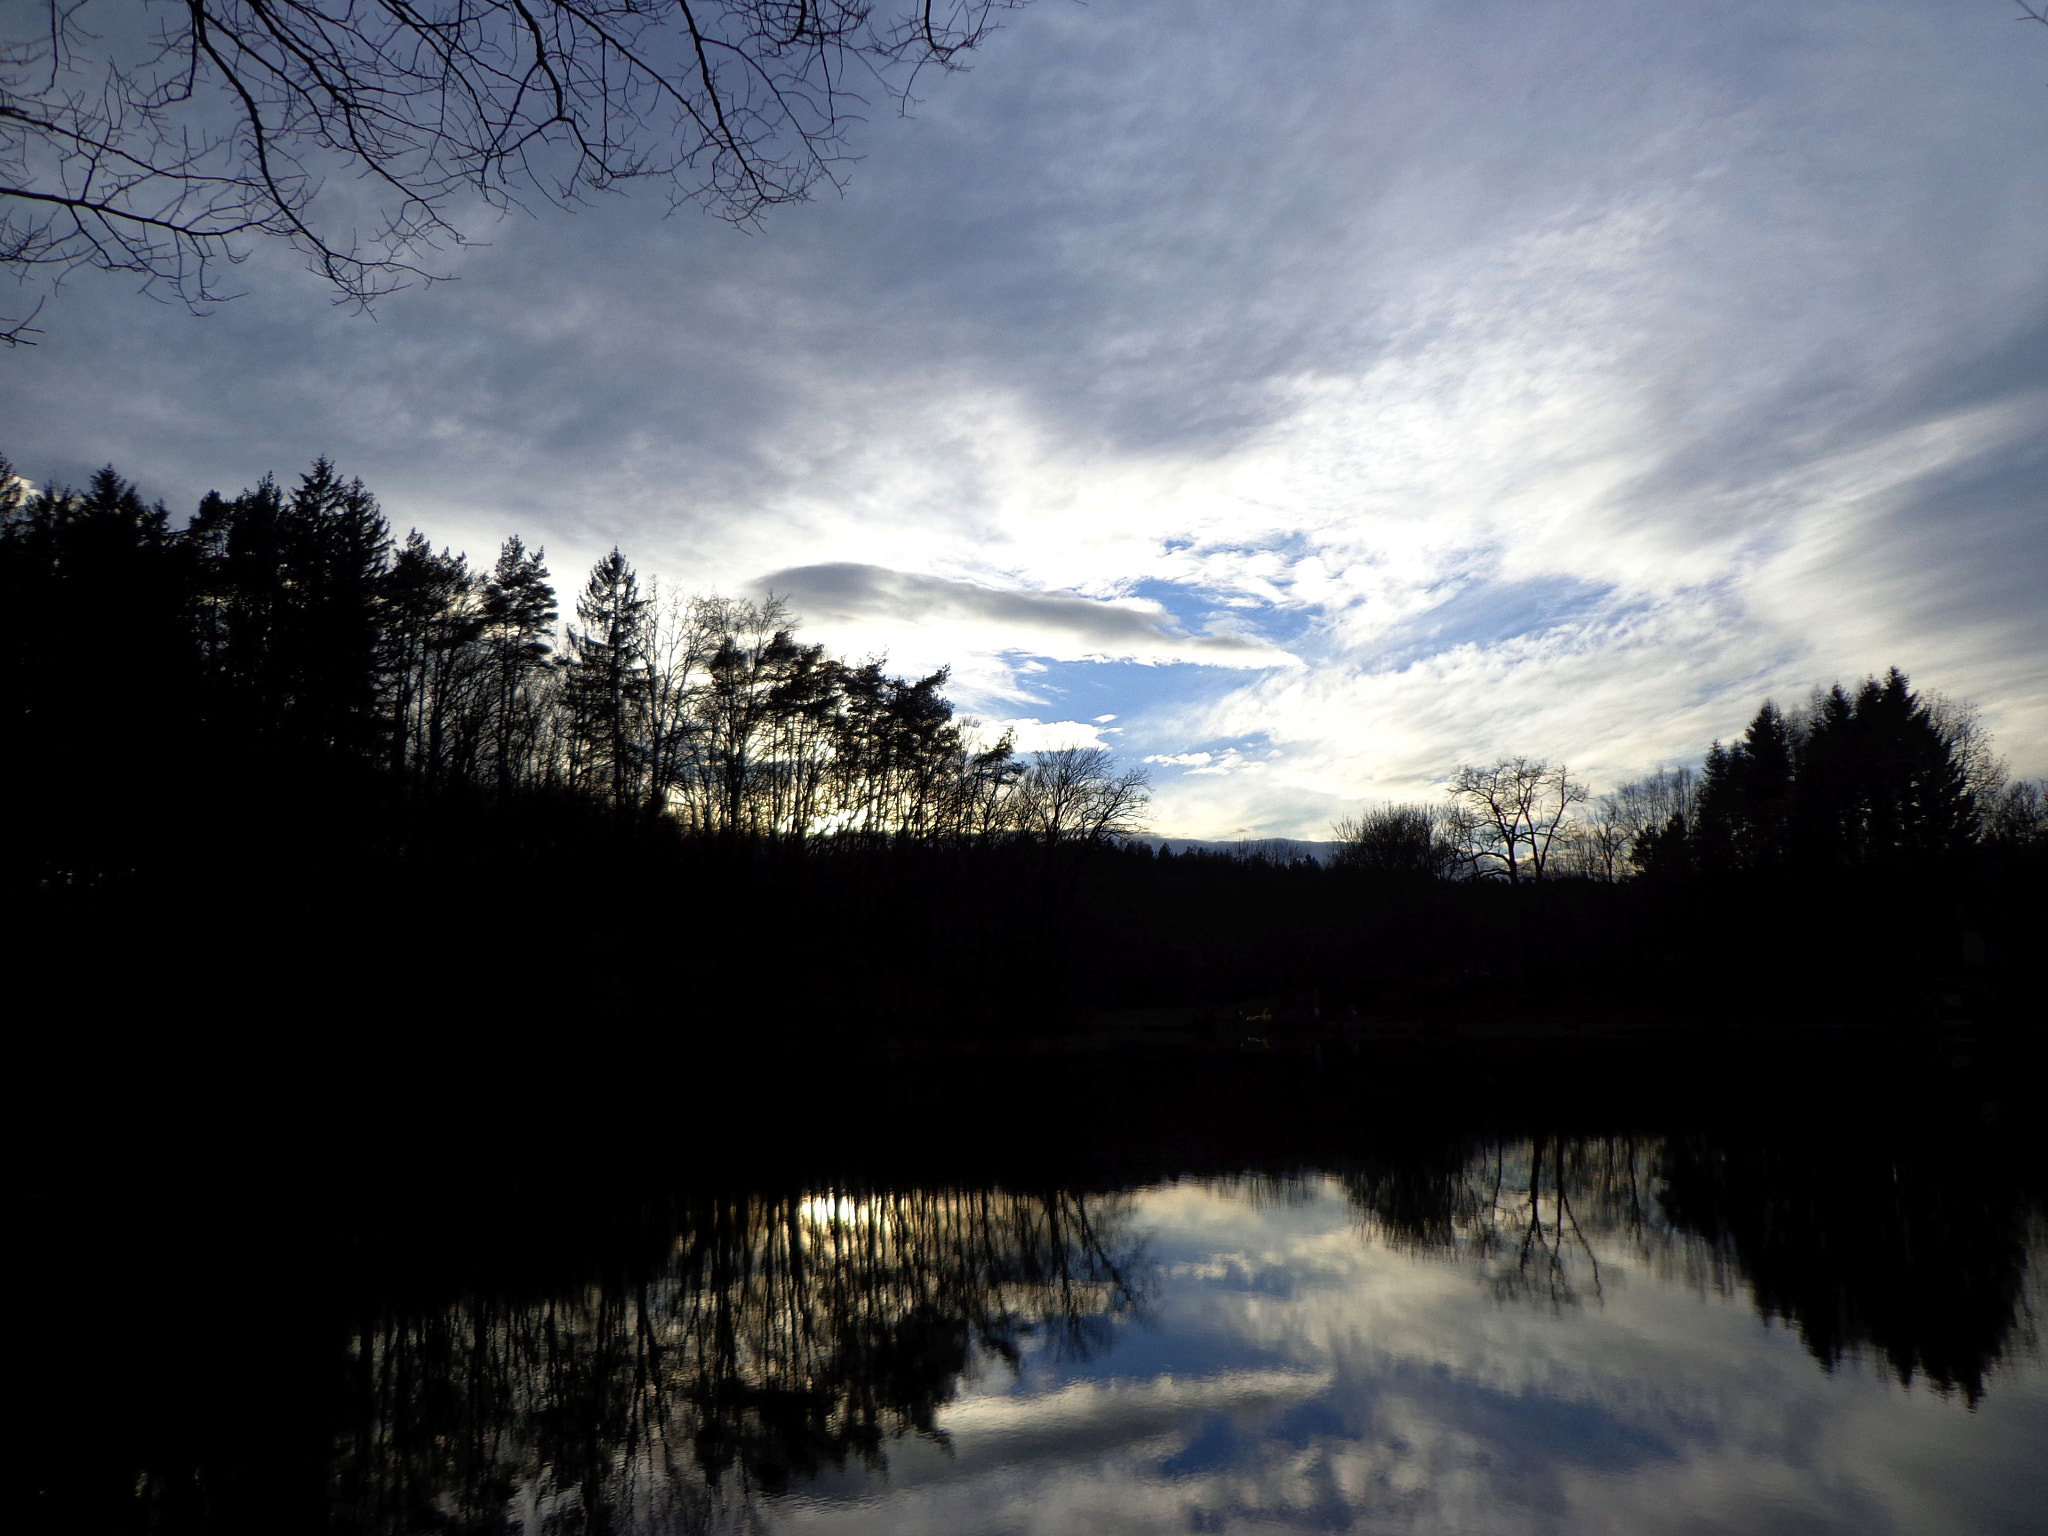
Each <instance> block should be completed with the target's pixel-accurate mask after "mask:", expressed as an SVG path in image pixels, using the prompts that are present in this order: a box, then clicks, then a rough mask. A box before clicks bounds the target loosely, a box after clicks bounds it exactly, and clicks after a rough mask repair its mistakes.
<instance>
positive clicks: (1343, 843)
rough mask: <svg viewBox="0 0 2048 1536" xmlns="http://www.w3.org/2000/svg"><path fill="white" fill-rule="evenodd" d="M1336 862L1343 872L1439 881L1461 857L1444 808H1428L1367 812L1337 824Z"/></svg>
mask: <svg viewBox="0 0 2048 1536" xmlns="http://www.w3.org/2000/svg"><path fill="white" fill-rule="evenodd" d="M1330 830H1331V832H1332V833H1333V834H1334V835H1335V837H1336V841H1337V850H1336V854H1335V856H1334V860H1333V862H1334V863H1335V864H1336V865H1337V866H1338V867H1339V868H1340V869H1355V870H1358V871H1361V872H1363V873H1366V874H1373V875H1381V876H1390V877H1393V878H1397V879H1413V880H1436V879H1443V878H1446V877H1447V876H1449V875H1450V874H1451V873H1452V871H1453V870H1454V869H1455V867H1456V865H1457V863H1458V859H1459V855H1458V850H1457V847H1456V845H1455V842H1454V841H1453V839H1452V838H1451V837H1447V836H1446V835H1445V834H1446V828H1445V826H1444V813H1443V811H1442V810H1440V809H1438V808H1436V807H1432V806H1426V805H1394V804H1392V803H1389V804H1386V805H1381V806H1374V807H1370V808H1368V809H1367V810H1366V811H1364V812H1363V813H1362V814H1360V815H1358V816H1355V817H1347V818H1346V819H1344V820H1342V821H1339V822H1337V823H1335V824H1334V825H1333V826H1332V827H1331V829H1330Z"/></svg>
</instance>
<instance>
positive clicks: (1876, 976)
mask: <svg viewBox="0 0 2048 1536" xmlns="http://www.w3.org/2000/svg"><path fill="white" fill-rule="evenodd" d="M0 604H4V605H5V609H6V611H7V612H9V613H10V614H12V615H13V616H14V618H15V625H16V635H17V637H18V639H17V643H16V644H14V645H13V646H12V647H10V648H9V653H8V662H7V667H8V679H7V680H8V690H7V693H8V718H9V732H10V734H11V735H12V737H13V738H14V739H13V740H12V741H11V742H10V743H8V751H7V760H8V762H9V764H10V772H11V774H12V776H13V779H14V786H15V793H16V799H17V804H18V805H19V806H21V807H23V808H24V810H23V812H22V813H21V814H19V815H17V817H16V818H15V820H14V825H13V829H12V832H11V835H10V837H9V839H8V842H7V853H6V858H5V868H4V871H0V878H4V880H5V882H6V886H7V889H8V891H9V898H10V906H11V907H12V908H13V917H12V919H11V925H12V927H13V929H14V931H15V933H16V935H17V937H18V938H19V939H20V940H21V941H22V942H23V943H24V945H25V946H26V952H29V953H34V954H36V955H38V956H39V957H40V960H39V966H40V967H41V968H42V969H43V970H44V972H45V973H46V974H47V975H49V976H50V977H51V978H52V979H53V980H54V981H55V982H56V985H57V990H58V992H59V993H60V994H61V995H62V996H64V997H65V998H66V999H67V1000H68V1006H70V1007H71V1008H73V1009H77V1010H90V1009H94V1008H105V1009H110V1010H111V1009H120V1008H133V1007H138V1006H142V1007H148V1008H151V1009H164V1008H171V1007H200V1008H204V1009H205V1010H206V1012H207V1014H208V1016H209V1017H210V1018H212V1019H214V1020H217V1021H232V1020H235V1019H238V1018H253V1017H259V1016H269V1015H274V1014H275V1013H276V1012H277V1011H278V1010H280V1009H289V1010H295V1011H297V1012H299V1013H301V1014H302V1015H304V1016H307V1017H339V1016H342V1015H344V1014H346V1015H348V1016H349V1017H350V1018H351V1019H352V1020H354V1021H355V1022H354V1024H353V1025H352V1027H355V1028H358V1029H360V1030H365V1031H368V1032H370V1033H371V1034H375V1033H376V1032H377V1031H379V1030H393V1031H398V1032H401V1033H404V1034H405V1035H406V1036H407V1038H408V1039H409V1040H411V1041H413V1042H414V1044H415V1046H416V1047H417V1048H418V1049H421V1050H426V1051H432V1050H437V1049H447V1050H451V1051H455V1052H458V1053H459V1052H461V1051H462V1050H464V1049H466V1048H467V1046H466V1044H465V1042H469V1041H472V1040H474V1039H476V1038H481V1037H488V1038H490V1039H492V1040H494V1041H498V1042H501V1043H502V1042H505V1041H509V1040H512V1039H516V1038H520V1037H522V1036H524V1035H527V1034H530V1033H531V1032H534V1031H537V1030H540V1029H542V1028H543V1027H544V1026H546V1025H549V1024H551V1023H552V1022H553V1021H556V1020H559V1019H562V1018H567V1017H589V1018H601V1019H604V1020H605V1021H606V1027H607V1028H608V1029H609V1030H611V1031H613V1032H614V1034H615V1035H617V1036H619V1037H620V1038H624V1037H625V1036H627V1035H634V1036H647V1035H650V1034H654V1035H659V1036H660V1037H661V1038H662V1039H663V1040H665V1041H667V1042H668V1043H669V1045H671V1046H673V1047H675V1048H686V1049H688V1050H690V1051H692V1052H696V1053H699V1054H705V1053H709V1054H712V1055H717V1054H720V1053H724V1054H731V1053H734V1052H745V1051H748V1050H759V1049H763V1048H770V1049H772V1048H775V1047H777V1046H779V1045H784V1044H790V1043H799V1044H805V1045H809V1046H813V1047H816V1046H821V1045H838V1046H858V1045H861V1044H864V1043H872V1042H874V1041H876V1040H880V1039H887V1040H890V1041H895V1042H898V1043H902V1042H919V1043H920V1048H922V1047H923V1046H931V1045H937V1046H945V1045H949V1044H976V1045H978V1044H986V1043H992V1042H1004V1041H1009V1042H1016V1041H1021V1040H1026V1039H1036V1038H1044V1037H1047V1036H1062V1035H1071V1034H1072V1033H1073V1032H1074V1031H1076V1030H1077V1029H1078V1030H1082V1031H1084V1032H1085V1030H1086V1027H1087V1021H1088V1020H1089V1019H1090V1018H1092V1017H1094V1016H1095V1015H1097V1014H1098V1013H1100V1012H1101V1011H1102V1010H1105V1009H1108V1010H1116V1009H1126V1010H1128V1009H1153V1010H1161V1009H1163V1010H1168V1011H1169V1012H1170V1013H1171V1014H1172V1019H1173V1021H1175V1022H1176V1024H1177V1027H1179V1034H1178V1036H1176V1038H1184V1039H1185V1040H1186V1041H1187V1042H1189V1043H1192V1044H1196V1045H1208V1046H1214V1045H1223V1046H1226V1047H1229V1048H1233V1049H1235V1048H1241V1047H1243V1046H1244V1045H1245V1044H1246V1043H1247V1042H1252V1043H1255V1044H1256V1045H1258V1046H1259V1047H1261V1048H1277V1047H1278V1046H1284V1045H1285V1044H1286V1043H1287V1042H1288V1041H1289V1040H1293V1041H1295V1042H1296V1043H1306V1044H1307V1045H1309V1046H1312V1047H1313V1048H1315V1049H1317V1050H1318V1051H1320V1049H1321V1048H1322V1047H1323V1046H1324V1045H1326V1044H1328V1043H1329V1041H1330V1037H1331V1032H1332V1031H1339V1032H1341V1031H1342V1030H1344V1029H1352V1030H1353V1034H1352V1036H1351V1040H1352V1043H1353V1044H1354V1046H1355V1043H1356V1039H1357V1034H1356V1030H1358V1029H1364V1028H1366V1027H1367V1026H1370V1025H1374V1024H1393V1023H1409V1024H1419V1025H1422V1026H1425V1027H1426V1026H1428V1025H1429V1024H1430V1022H1431V1021H1441V1020H1446V1019H1450V1020H1456V1019H1471V1018H1520V1019H1525V1020H1526V1019H1544V1018H1550V1019H1565V1018H1570V1019H1572V1020H1576V1021H1585V1020H1600V1019H1618V1018H1624V1017H1627V1018H1635V1019H1641V1020H1665V1021H1678V1022H1694V1023H1699V1022H1707V1023H1713V1022H1731V1021H1733V1022H1741V1023H1744V1024H1752V1023H1769V1022H1772V1021H1781V1020H1782V1021H1802V1020H1803V1021H1806V1022H1823V1023H1827V1024H1831V1025H1839V1024H1853V1023H1888V1024H1898V1023H1905V1024H1913V1023H1918V1024H1926V1025H1933V1024H1936V1023H1938V1022H1940V1021H1941V1020H1942V1019H1944V1018H1947V1019H1949V1020H1951V1021H1953V1020H1954V1019H1956V1018H1959V1017H1964V1016H1967V1017H1969V1018H1972V1019H1977V1020H1980V1021H1983V1023H1984V1027H1986V1028H1992V1027H1995V1026H1996V1024H1997V1022H1998V1021H1999V1020H2000V1019H2002V1018H2004V1017H2005V1015H2006V1012H2007V1011H2008V1010H2009V1007H2010V1004H2011V1002H2012V1000H2013V999H2014V998H2015V997H2016V996H2017V993H2016V992H2015V991H2014V989H2015V988H2016V987H2017V986H2018V985H2019V980H2018V978H2019V976H2020V973H2021V969H2022V967H2023V964H2024V959H2025V957H2026V955H2027V954H2028V953H2029V952H2030V950H2031V948H2032V946H2033V945H2034V943H2035V942H2036V941H2037V936H2038V932H2039V931H2040V928H2041V922H2042V918H2043V916H2044V915H2048V914H2044V907H2043V896H2042V891H2043V889H2044V883H2043V879H2042V876H2043V873H2044V868H2048V820H2044V810H2043V804H2042V797H2041V794H2040V791H2039V786H2035V785H2028V784H2017V785H2014V784H2007V783H2005V782H2004V778H2003V774H2002V772H2001V771H2000V769H1999V765H1998V764H1997V762H1996V760H1995V758H1994V757H1993V756H1992V753H1991V749H1990V743H1989V742H1988V740H1987V738H1986V737H1985V736H1984V733H1983V732H1982V730H1981V728H1980V727H1979V726H1978V725H1977V723H1976V721H1975V719H1974V717H1973V716H1972V715H1971V714H1970V712H1969V711H1967V710H1964V709H1958V708H1956V707H1954V706H1952V705H1949V704H1947V703H1945V702H1944V701H1942V700H1940V699H1931V698H1925V697H1922V696H1921V695H1919V694H1917V693H1916V692H1915V691H1914V689H1913V687H1912V685H1911V683H1910V682H1909V681H1908V679H1907V678H1906V677H1905V676H1903V675H1902V674H1901V673H1899V672H1898V671H1896V670H1894V671H1891V672H1888V673H1886V674H1884V675H1883V676H1881V677H1877V676H1873V677H1871V678H1869V679H1867V680H1866V681H1864V682H1863V683H1861V684H1860V685H1855V686H1849V687H1844V686H1837V687H1836V688H1834V689H1833V690H1831V691H1829V692H1826V693H1823V694H1820V695H1817V696H1816V697H1815V699H1814V700H1813V701H1812V703H1811V705H1810V706H1809V707H1808V708H1806V709H1805V710H1804V711H1794V712H1791V713H1787V712H1785V711H1782V710H1780V709H1779V708H1778V707H1777V706H1776V705H1775V704H1770V703H1766V704H1765V705H1763V706H1762V707H1761V708H1760V709H1759V710H1758V712H1757V713H1756V715H1755V717H1754V718H1753V719H1752V720H1751V722H1750V723H1749V725H1748V727H1747V729H1746V730H1745V731H1744V733H1743V734H1742V735H1741V736H1740V737H1739V738H1737V739H1735V740H1733V741H1731V742H1730V743H1728V744H1726V745H1723V744H1720V743H1717V744H1716V745H1715V746H1714V748H1713V749H1712V751H1711V752H1709V753H1708V755H1707V757H1706V760H1705V764H1704V767H1703V769H1702V770H1701V771H1700V772H1699V773H1698V774H1697V775H1694V774H1691V773H1689V772H1683V771H1681V772H1678V773H1659V774H1657V775H1653V776H1651V777H1650V778H1647V779H1644V780H1640V781H1638V782H1636V783H1634V784H1629V785H1624V786H1621V787H1620V788H1618V789H1617V790H1615V791H1613V792H1611V793H1609V794H1606V795H1604V796H1600V797H1598V799H1597V800H1595V799H1594V798H1593V797H1591V796H1590V795H1589V794H1588V792H1587V790H1586V788H1585V786H1584V785H1582V784H1580V783H1579V782H1578V781H1576V780H1574V779H1573V778H1572V777H1571V776H1570V775H1569V774H1568V773H1567V772H1566V771H1565V770H1564V769H1563V768H1562V767H1559V766H1556V765H1553V764H1551V763H1549V762H1546V761H1542V760H1532V759H1529V758H1513V759H1504V760H1502V761H1501V762H1499V763H1497V764H1493V765H1478V766H1466V767H1463V768H1460V769H1459V770H1458V771H1457V772H1456V773H1455V774H1453V775H1450V776H1449V778H1448V787H1449V791H1450V796H1449V799H1448V800H1447V802H1446V803H1445V804H1444V805H1441V806H1382V807H1378V808H1372V809H1368V810H1367V811H1366V812H1365V813H1364V814H1363V815H1361V816H1360V817H1358V818H1356V819H1354V820H1353V821H1350V822H1348V823H1344V824H1341V825H1340V826H1339V828H1338V842H1337V844H1336V845H1335V853H1334V857H1332V858H1331V859H1329V860H1327V861H1318V860H1313V859H1308V858H1305V857H1290V856H1288V855H1287V854H1285V853H1276V854H1267V853H1262V852H1258V851H1256V850H1252V851H1248V852H1247V853H1246V854H1244V855H1241V856H1230V855H1228V854H1218V853H1214V852H1187V853H1182V854H1179V855H1175V854H1173V853H1170V852H1167V851H1165V850H1163V849H1162V850H1156V851H1155V849H1154V848H1153V847H1151V846H1149V845H1147V844H1146V843H1144V842H1142V841H1139V840H1137V839H1136V838H1135V837H1134V836H1133V834H1135V833H1137V832H1139V831H1140V830H1142V828H1143V826H1144V808H1145V800H1146V790H1145V782H1144V776H1143V774H1142V772H1140V771H1136V770H1132V769H1128V768H1124V767H1121V766H1119V765H1118V764H1117V763H1116V762H1114V760H1112V759H1111V758H1110V756H1109V755H1108V754H1107V753H1105V752H1100V751H1090V750H1082V749H1073V750H1067V751H1062V752H1049V753H1038V754H1033V755H1028V756H1027V755H1023V754H1019V753H1018V752H1017V751H1016V750H1015V749H1014V744H1013V743H1012V741H1011V740H1009V739H1008V738H1003V739H998V740H987V739H984V738H983V737H981V736H980V735H979V734H978V733H977V731H976V729H975V728H974V726H973V723H972V722H969V721H964V720H962V719H961V718H959V717H958V716H957V715H956V714H955V713H954V711H953V708H952V706H951V705H950V703H949V702H948V701H947V699H946V698H945V696H944V688H945V684H946V673H945V672H944V671H940V672H936V673H933V674H931V675H929V676H925V677H921V678H914V679H913V678H900V677H895V676H892V675H890V674H889V673H888V672H887V670H886V668H885V666H884V665H883V663H881V662H879V661H875V660H867V661H861V662H853V661H848V660H844V659H841V658H837V657H833V656H831V655H829V654H827V653H826V651H825V650H824V648H823V647H822V646H819V645H816V644H810V643H806V642H804V641H803V640H802V639H801V638H800V629H799V625H798V620H797V617H796V616H795V615H793V614H791V613H790V612H788V611H787V609H786V607H785V605H784V604H783V603H781V602H779V601H777V600H775V599H773V598H772V597H771V598H768V599H765V600H761V601H751V600H746V599H740V598H728V597H703V596H690V595H686V594H682V593H678V592H671V591H667V590H664V589H662V588H661V587H660V586H659V584H658V583H654V582H643V581H642V580H641V579H640V577H639V576H638V574H637V573H636V572H635V570H634V568H633V567H632V565H631V563H630V561H628V560H627V559H626V557H625V556H624V555H623V554H622V553H620V552H619V551H617V550H614V551H612V552H611V553H610V554H609V555H607V556H606V557H605V558H604V559H602V560H600V561H599V562H598V564H597V565H596V567H595V568H594V569H593V570H592V571H591V572H590V573H589V575H588V577H587V579H586V580H585V581H584V582H583V583H582V585H581V586H580V588H579V589H577V590H576V591H575V593H574V595H573V597H572V598H571V599H569V600H567V601H565V600H563V599H562V598H561V597H560V596H558V593H557V589H556V586H555V578H554V576H553V575H552V573H551V572H550V571H549V569H548V567H547V565H546V561H545V555H544V553H543V552H542V551H540V550H533V549H528V548H527V547H525V545H524V544H523V543H522V542H521V541H520V540H519V539H517V538H512V539H508V540H506V541H505V543H504V545H503V547H502V548H501V549H500V551H499V552H498V554H497V556H496V558H495V560H494V561H493V563H492V564H491V565H490V566H489V567H488V568H480V567H472V566H471V565H470V563H469V561H468V560H467V558H466V557H465V556H463V555H461V554H458V553H454V552H451V551H448V550H438V551H437V550H436V549H434V548H433V547H432V545H431V544H430V543H429V542H428V541H427V540H426V539H424V538H423V537H422V536H421V535H420V534H419V533H417V532H413V533H411V534H408V535H407V536H406V537H405V538H403V539H396V538H394V537H393V534H392V532H391V529H390V528H389V526H388V524H387V522H386V520H385V518H384V516H383V513H382V511H381V509H380V508H379V506H378V504H377V502H376V500H375V498H374V497H373V496H372V495H371V494H370V492H369V491H368V490H367V489H366V488H365V487H364V486H363V484H362V483H361V482H360V481H357V480H351V479H346V478H344V477H343V476H342V474H341V473H340V472H339V471H338V470H337V469H336V468H335V467H334V466H333V465H332V464H330V463H328V462H327V461H325V460H321V461H319V462H318V463H316V464H315V465H314V466H313V467H312V468H311V469H310V470H309V471H308V472H306V473H305V474H304V475H302V476H301V477H299V479H298V480H297V482H296V483H295V484H293V485H291V486H290V487H286V486H283V485H280V484H279V483H278V482H276V481H275V480H273V479H268V478H266V479H264V480H263V481H261V482H259V483H258V484H257V485H256V486H255V488H253V489H250V490H245V491H243V492H241V493H239V494H238V495H235V496H232V497H228V496H223V495H220V494H218V493H214V494H209V495H208V496H207V497H206V498H205V499H204V500H203V501H202V502H201V504H200V505H199V507H198V508H197V510H196V511H195V512H194V513H193V514H192V515H191V516H190V517H189V518H188V519H186V520H185V521H184V522H183V523H182V524H177V523H175V522H174V519H173V517H172V515H171V513H170V512H169V510H168V509H166V508H165V507H163V506H162V505H160V504H159V505H151V504H147V503H145V502H144V500H143V499H142V498H141V496H140V494H139V493H138V492H137V490H136V489H135V487H134V486H133V485H132V484H131V483H129V482H128V481H126V480H124V479H123V478H122V477H121V476H120V475H119V474H118V473H116V472H115V471H114V470H112V469H107V470H103V471H101V472H100V473H99V474H98V475H96V476H95V477H94V478H93V480H92V482H91V483H90V484H89V485H88V486H87V487H86V488H85V489H84V490H83V491H76V492H74V491H69V490H61V489H51V490H45V491H36V490H34V489H33V488H31V487H29V486H28V485H27V483H26V482H25V481H22V480H20V479H19V478H18V477H15V476H14V475H13V474H12V472H11V471H10V470H7V469H6V468H5V467H4V466H0Z"/></svg>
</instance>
